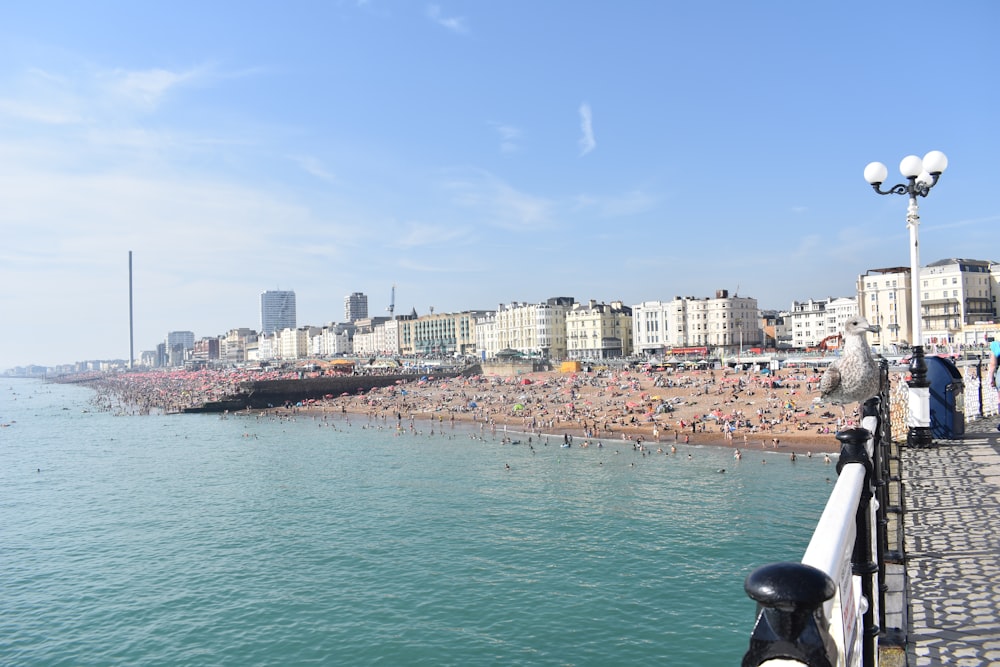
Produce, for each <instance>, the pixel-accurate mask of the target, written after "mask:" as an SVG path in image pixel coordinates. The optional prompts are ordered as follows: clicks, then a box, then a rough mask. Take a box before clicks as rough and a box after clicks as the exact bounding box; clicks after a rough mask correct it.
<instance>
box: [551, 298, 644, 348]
mask: <svg viewBox="0 0 1000 667" xmlns="http://www.w3.org/2000/svg"><path fill="white" fill-rule="evenodd" d="M631 354H632V309H631V308H629V307H628V306H624V305H622V302H621V301H613V302H611V303H610V304H606V303H597V302H596V301H594V300H593V299H591V300H590V302H589V303H587V304H582V303H574V304H573V306H572V308H571V309H570V310H569V311H568V312H567V313H566V358H567V359H574V360H595V361H596V360H599V359H617V358H621V357H627V356H631Z"/></svg>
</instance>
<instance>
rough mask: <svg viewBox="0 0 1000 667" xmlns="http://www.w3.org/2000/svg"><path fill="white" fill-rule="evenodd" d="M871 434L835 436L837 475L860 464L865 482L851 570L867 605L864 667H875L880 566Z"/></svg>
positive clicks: (863, 627)
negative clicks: (874, 533) (875, 543)
mask: <svg viewBox="0 0 1000 667" xmlns="http://www.w3.org/2000/svg"><path fill="white" fill-rule="evenodd" d="M871 437H872V434H871V433H870V432H869V431H868V430H867V429H863V428H851V429H847V430H846V431H841V432H839V433H837V440H840V442H841V450H840V460H839V461H837V473H838V474H839V473H840V472H841V471H842V470H843V469H844V466H845V465H847V464H849V463H860V464H861V465H863V466H864V468H865V471H866V474H865V482H864V484H863V485H862V487H861V498H860V499H859V501H858V511H857V514H856V515H855V522H856V533H855V537H854V551H853V553H852V555H851V569H852V572H853V574H854V575H855V576H858V577H860V578H861V595H862V597H863V598H864V599H865V601H866V602H867V605H866V607H867V608H866V609H865V611H864V614H862V617H861V631H862V655H861V664H862V665H865V667H875V665H876V664H877V662H876V655H875V650H876V647H875V638H876V637H878V633H879V626H878V624H876V623H875V610H874V608H873V607H874V604H873V600H874V598H873V597H872V595H873V591H874V590H875V575H876V574H878V571H879V566H878V564H877V563H876V562H875V561H874V560H873V556H874V554H872V525H871V513H870V508H871V504H870V503H871V498H872V472H873V469H872V468H873V466H872V459H871V457H870V456H869V455H868V449H867V447H866V444H867V442H868V439H869V438H871Z"/></svg>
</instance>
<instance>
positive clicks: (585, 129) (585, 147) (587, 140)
mask: <svg viewBox="0 0 1000 667" xmlns="http://www.w3.org/2000/svg"><path fill="white" fill-rule="evenodd" d="M580 132H581V133H582V134H581V135H580V157H583V156H584V155H586V154H587V153H589V152H590V151H592V150H594V149H595V148H597V142H596V141H595V140H594V123H593V116H592V114H591V112H590V105H589V104H587V103H586V102H584V103H583V104H581V105H580Z"/></svg>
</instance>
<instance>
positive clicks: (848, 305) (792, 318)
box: [784, 297, 858, 349]
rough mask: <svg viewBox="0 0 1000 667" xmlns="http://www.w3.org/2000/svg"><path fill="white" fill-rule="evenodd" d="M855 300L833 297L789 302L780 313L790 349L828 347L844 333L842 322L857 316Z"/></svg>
mask: <svg viewBox="0 0 1000 667" xmlns="http://www.w3.org/2000/svg"><path fill="white" fill-rule="evenodd" d="M857 303H858V302H857V299H853V298H847V297H843V298H833V297H827V298H825V299H808V300H806V301H793V302H792V307H791V309H790V310H788V311H786V312H785V313H784V317H785V319H786V320H788V325H789V327H790V328H791V331H792V347H794V348H798V349H808V348H811V347H817V346H819V345H820V344H821V343H824V341H826V343H825V344H827V345H829V344H831V343H832V342H833V338H834V337H836V336H837V335H838V334H840V333H841V332H842V331H843V330H844V323H845V322H846V321H847V320H848V319H850V318H851V317H854V316H855V315H857V314H858V305H857Z"/></svg>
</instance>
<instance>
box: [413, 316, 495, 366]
mask: <svg viewBox="0 0 1000 667" xmlns="http://www.w3.org/2000/svg"><path fill="white" fill-rule="evenodd" d="M483 315H485V311H481V310H467V311H463V312H461V313H431V314H429V315H421V316H420V317H417V318H413V319H403V320H399V319H397V320H396V324H397V326H398V328H399V331H398V335H399V352H400V353H401V354H404V355H430V356H441V357H455V356H468V355H474V354H476V351H477V343H476V319H477V318H479V317H482V316H483Z"/></svg>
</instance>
